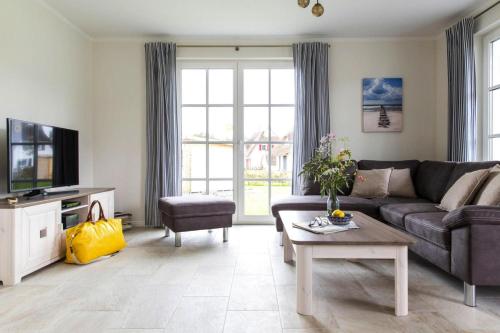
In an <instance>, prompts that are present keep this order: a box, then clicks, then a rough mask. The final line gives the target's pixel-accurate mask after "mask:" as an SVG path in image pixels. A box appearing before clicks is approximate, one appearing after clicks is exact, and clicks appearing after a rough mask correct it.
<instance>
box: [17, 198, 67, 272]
mask: <svg viewBox="0 0 500 333" xmlns="http://www.w3.org/2000/svg"><path fill="white" fill-rule="evenodd" d="M21 216H22V218H21V223H22V230H23V232H22V235H23V256H22V257H23V259H24V260H23V271H29V270H32V269H34V268H35V269H36V268H37V267H39V266H40V265H43V264H44V263H45V262H47V261H50V260H52V259H55V258H58V257H60V256H61V252H62V249H61V234H62V223H61V202H60V201H57V202H52V203H48V204H43V205H38V206H33V207H28V208H23V209H22V214H21Z"/></svg>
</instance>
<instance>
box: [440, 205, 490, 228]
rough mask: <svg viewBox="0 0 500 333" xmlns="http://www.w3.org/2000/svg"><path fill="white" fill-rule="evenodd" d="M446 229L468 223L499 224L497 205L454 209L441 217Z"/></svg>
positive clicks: (468, 224)
mask: <svg viewBox="0 0 500 333" xmlns="http://www.w3.org/2000/svg"><path fill="white" fill-rule="evenodd" d="M443 222H444V225H445V226H446V227H447V228H448V229H457V228H461V227H464V226H470V225H496V224H498V225H499V226H500V207H499V206H464V207H461V208H458V209H455V210H453V211H451V212H449V213H448V214H446V215H445V217H444V218H443Z"/></svg>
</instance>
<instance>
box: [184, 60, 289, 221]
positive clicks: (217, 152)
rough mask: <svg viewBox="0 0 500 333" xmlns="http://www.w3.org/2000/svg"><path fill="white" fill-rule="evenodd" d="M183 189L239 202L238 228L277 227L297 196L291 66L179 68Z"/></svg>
mask: <svg viewBox="0 0 500 333" xmlns="http://www.w3.org/2000/svg"><path fill="white" fill-rule="evenodd" d="M179 64H180V66H179V67H180V70H179V81H180V84H179V89H180V94H179V95H180V101H179V106H180V109H181V110H180V111H181V115H182V143H183V144H182V156H183V158H182V173H183V175H182V177H183V182H182V185H183V186H182V189H183V194H184V195H189V194H212V195H219V196H224V197H227V198H230V199H233V200H235V201H236V204H237V214H236V219H237V221H236V222H268V221H271V220H272V218H271V215H270V203H271V201H272V200H275V199H277V198H279V197H281V196H285V195H289V194H290V193H291V168H292V140H293V118H294V109H295V105H294V103H295V102H294V73H293V69H292V64H291V63H290V62H277V61H258V62H238V61H232V62H217V61H213V62H203V63H200V62H180V63H179Z"/></svg>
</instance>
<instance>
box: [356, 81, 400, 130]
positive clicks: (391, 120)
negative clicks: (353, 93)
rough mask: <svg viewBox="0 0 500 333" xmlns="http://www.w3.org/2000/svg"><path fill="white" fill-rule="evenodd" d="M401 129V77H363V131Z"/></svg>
mask: <svg viewBox="0 0 500 333" xmlns="http://www.w3.org/2000/svg"><path fill="white" fill-rule="evenodd" d="M402 130H403V79H402V78H368V79H363V132H401V131H402Z"/></svg>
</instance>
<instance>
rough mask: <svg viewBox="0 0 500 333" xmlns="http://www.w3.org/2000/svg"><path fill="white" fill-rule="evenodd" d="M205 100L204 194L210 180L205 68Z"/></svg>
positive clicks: (206, 70)
mask: <svg viewBox="0 0 500 333" xmlns="http://www.w3.org/2000/svg"><path fill="white" fill-rule="evenodd" d="M205 73H206V75H205V80H206V81H205V82H206V83H205V102H206V106H205V117H206V121H205V156H206V157H205V163H206V165H205V178H206V179H205V192H206V194H210V185H209V184H210V182H209V181H208V180H209V178H210V150H209V145H208V138H209V136H210V133H209V132H208V129H209V128H210V127H209V122H210V119H209V112H208V110H209V106H208V105H209V103H210V101H209V100H208V92H209V87H208V85H209V75H210V74H209V73H210V71H209V70H208V68H207V69H205Z"/></svg>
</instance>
